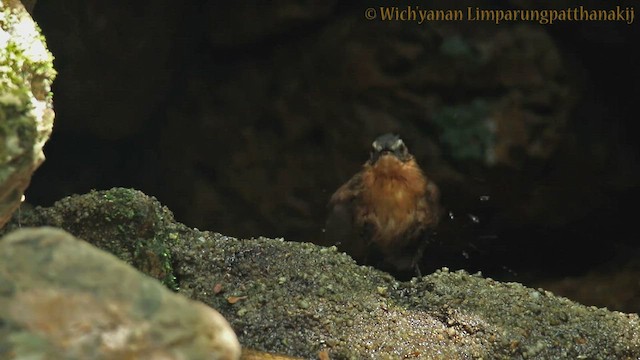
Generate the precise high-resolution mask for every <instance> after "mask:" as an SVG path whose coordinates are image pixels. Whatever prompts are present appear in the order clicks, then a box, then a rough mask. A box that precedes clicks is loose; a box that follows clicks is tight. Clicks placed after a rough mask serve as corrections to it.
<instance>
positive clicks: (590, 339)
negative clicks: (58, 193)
mask: <svg viewBox="0 0 640 360" xmlns="http://www.w3.org/2000/svg"><path fill="white" fill-rule="evenodd" d="M114 198H121V199H122V200H120V201H114V200H113V199H114ZM125 198H126V199H128V200H127V201H125V200H124V199H125ZM100 209H103V210H100ZM127 212H129V215H128V216H117V217H114V219H116V218H117V221H105V220H104V219H103V220H101V219H100V218H101V217H104V216H105V215H106V214H118V213H122V214H126V213H127ZM149 214H155V215H151V216H150V215H149ZM143 219H147V220H143ZM149 219H156V221H150V220H149ZM21 222H22V224H23V225H24V224H27V225H30V224H36V225H43V224H46V223H48V222H51V223H54V224H57V225H59V226H63V227H66V228H68V229H69V230H71V231H73V232H74V233H82V234H83V236H85V237H86V239H87V240H88V241H90V242H93V243H97V244H103V245H104V244H108V246H109V247H110V248H111V249H114V250H112V251H114V252H116V253H122V254H127V250H126V249H128V248H129V247H130V244H131V239H134V238H136V237H140V234H145V235H144V237H145V238H153V237H156V238H158V241H159V243H160V244H163V245H162V246H163V247H164V248H165V249H168V250H167V251H168V252H169V253H170V256H171V259H172V261H171V264H172V267H171V271H172V275H173V276H175V278H176V281H177V284H176V285H178V286H179V291H180V293H182V294H183V295H186V296H188V297H190V298H192V299H195V300H200V301H202V302H204V303H206V304H208V305H210V306H212V307H213V308H215V309H217V310H218V311H220V313H222V314H223V315H224V316H225V318H226V319H227V320H228V321H229V322H230V324H231V326H232V327H233V329H234V330H235V331H236V333H237V334H238V336H239V340H240V343H241V344H242V345H243V347H247V348H251V349H258V350H266V351H272V352H278V353H282V354H287V355H292V356H301V357H305V358H315V357H317V356H318V354H319V353H322V354H327V353H328V355H329V356H330V357H331V358H403V357H416V358H444V359H460V358H492V359H512V358H528V359H552V358H612V359H613V358H615V359H634V358H637V357H639V356H640V319H639V318H638V315H637V314H623V313H619V312H612V311H608V310H606V309H598V308H595V307H587V306H583V305H580V304H578V303H575V302H573V301H570V300H568V299H565V298H562V297H558V296H555V295H553V294H552V293H550V292H548V291H545V290H543V289H532V288H527V287H525V286H522V285H521V284H517V283H501V282H498V281H495V280H492V279H489V278H483V277H482V276H480V275H469V274H467V273H465V272H464V271H456V272H450V271H449V270H447V269H443V270H440V271H437V272H435V273H433V274H431V275H427V276H425V277H422V278H417V279H413V280H411V281H408V282H399V281H397V280H395V279H394V278H392V277H391V276H390V275H388V274H385V273H383V272H380V271H377V270H375V269H372V268H370V267H362V266H358V265H356V263H355V262H354V261H353V260H352V259H351V258H349V257H348V256H346V255H345V254H341V253H338V252H337V251H336V250H335V248H324V247H319V246H316V245H312V244H308V243H293V242H286V241H283V240H282V239H267V238H257V239H246V240H239V239H235V238H232V237H227V236H224V235H221V234H217V233H210V232H207V231H204V232H203V231H199V230H197V229H188V228H187V227H185V226H184V225H182V224H179V223H175V222H174V221H173V218H172V216H171V215H170V212H169V211H168V209H166V208H163V207H161V206H160V204H159V203H158V202H157V201H156V200H155V199H153V198H148V197H146V196H144V195H143V194H142V193H140V192H137V191H133V190H128V189H112V190H109V191H102V192H92V193H90V194H87V195H76V196H73V197H70V198H66V199H64V200H62V201H60V202H58V203H56V204H55V205H54V206H53V207H50V208H35V209H34V210H32V211H23V217H22V219H21ZM15 224H16V223H15V222H13V221H12V223H11V224H10V225H9V226H8V228H13V227H14V226H15ZM141 229H144V231H141ZM105 234H109V235H108V236H113V238H112V242H110V243H108V242H105V241H104V239H103V238H104V237H105V236H106V235H105ZM118 241H121V242H122V243H121V245H120V246H118V244H117V242H118ZM3 246H4V245H3ZM118 249H120V250H118ZM43 259H44V257H43ZM0 260H2V259H0ZM34 260H38V259H34ZM2 261H4V260H2ZM14 266H15V265H14ZM2 271H4V270H0V274H3V272H2ZM90 279H93V278H92V275H91V274H87V275H86V281H90ZM0 284H2V283H0ZM4 288H6V287H3V286H0V293H2V290H1V289H4ZM4 291H5V292H6V291H7V290H4ZM323 356H324V355H323Z"/></svg>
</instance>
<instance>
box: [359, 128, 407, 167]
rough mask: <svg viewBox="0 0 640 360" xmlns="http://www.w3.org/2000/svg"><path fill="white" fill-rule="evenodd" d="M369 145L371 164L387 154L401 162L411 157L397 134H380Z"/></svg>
mask: <svg viewBox="0 0 640 360" xmlns="http://www.w3.org/2000/svg"><path fill="white" fill-rule="evenodd" d="M371 146H372V147H373V150H372V151H371V158H370V159H369V161H370V163H371V164H375V163H376V162H378V160H379V159H381V158H385V157H387V156H392V157H393V158H395V159H397V160H399V161H401V162H403V163H404V162H407V161H409V160H411V159H412V158H413V157H412V156H411V154H410V153H409V150H408V149H407V146H406V145H405V144H404V141H402V139H400V137H399V136H398V135H394V134H384V135H380V136H378V138H376V139H375V140H374V141H373V144H371Z"/></svg>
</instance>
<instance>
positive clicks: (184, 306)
mask: <svg viewBox="0 0 640 360" xmlns="http://www.w3.org/2000/svg"><path fill="white" fill-rule="evenodd" d="M0 324H2V326H1V327H0V358H2V359H24V358H41V357H42V356H47V358H64V359H71V358H75V359H127V358H128V359H133V358H135V359H142V358H145V359H148V358H154V359H237V358H238V357H239V355H240V347H239V345H238V341H237V339H236V337H235V334H234V333H233V331H232V330H231V328H230V327H229V325H228V323H227V322H226V321H225V319H224V318H223V317H222V316H221V315H220V314H219V313H218V312H216V311H215V310H213V309H211V308H209V307H207V306H205V305H204V304H202V303H199V302H195V301H190V300H188V299H186V298H184V297H182V296H179V295H177V294H174V293H172V292H171V291H169V290H167V289H166V288H164V287H163V286H162V285H161V284H160V283H159V282H157V281H155V280H152V279H150V278H148V277H146V276H144V275H142V274H140V273H138V272H137V271H135V270H134V269H133V268H131V267H129V266H127V265H126V264H124V263H122V262H121V261H119V260H117V259H116V258H115V257H114V256H112V255H110V254H107V253H105V252H103V251H100V250H98V249H96V248H94V247H93V246H90V245H88V244H86V243H85V242H83V241H80V240H77V239H75V238H73V237H72V236H71V235H70V234H68V233H66V232H64V231H61V230H58V229H54V228H39V229H33V228H30V229H22V230H18V231H15V232H13V233H11V234H10V235H7V236H6V237H4V238H3V239H0Z"/></svg>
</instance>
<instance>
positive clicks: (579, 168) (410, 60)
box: [27, 0, 640, 311]
mask: <svg viewBox="0 0 640 360" xmlns="http://www.w3.org/2000/svg"><path fill="white" fill-rule="evenodd" d="M260 4H262V5H260ZM260 4H258V5H252V6H249V5H242V4H235V3H233V4H231V3H229V4H223V3H218V2H213V1H209V2H207V1H188V2H185V3H179V2H175V1H167V0H154V1H151V0H139V1H127V2H125V1H115V2H112V1H76V0H73V1H72V0H69V1H64V2H60V1H53V0H39V1H37V3H36V4H35V7H34V8H33V10H32V14H33V16H34V18H35V19H36V21H37V22H38V24H39V25H40V27H41V28H42V30H43V33H44V34H45V36H46V38H47V43H48V46H49V49H50V50H51V51H52V52H53V54H54V55H55V57H56V61H55V65H56V69H57V70H58V72H59V76H58V78H57V80H56V81H55V83H54V86H53V91H54V104H55V110H56V120H55V127H54V133H53V136H52V138H51V140H50V141H49V143H48V144H47V145H46V147H45V154H46V156H47V161H46V162H45V163H44V164H43V165H42V167H41V168H40V169H39V170H38V171H37V172H36V173H35V175H34V177H33V180H32V184H31V186H30V187H29V189H28V192H27V201H28V202H29V203H31V204H34V205H42V206H49V205H51V204H52V203H53V202H55V201H56V200H58V199H60V198H62V197H64V196H67V195H70V194H81V193H86V192H88V191H89V190H90V189H108V188H111V187H115V186H122V187H132V188H136V189H140V190H142V191H144V192H145V193H147V194H149V195H153V196H156V197H157V198H158V199H159V200H160V201H161V202H162V203H163V204H165V205H166V206H168V207H169V208H170V209H171V210H172V211H173V212H174V213H175V215H176V218H177V219H178V220H179V221H181V222H183V223H185V224H187V225H189V226H192V227H198V228H200V229H203V230H211V231H216V232H220V233H224V234H225V235H232V236H237V237H252V236H259V235H264V236H269V237H285V238H286V239H287V240H292V241H312V242H316V243H319V244H323V236H322V229H323V223H324V217H325V216H326V202H327V200H328V198H329V196H330V195H331V193H332V192H333V191H334V190H335V189H336V188H337V187H338V186H339V185H340V184H341V183H343V182H344V181H346V180H347V179H348V178H349V177H350V176H351V175H352V174H354V173H355V172H356V171H358V169H359V167H360V166H361V164H362V163H363V162H364V161H365V160H366V159H367V156H368V152H369V148H370V144H371V142H372V140H373V139H374V138H375V137H376V136H378V135H380V134H381V133H385V132H390V131H392V132H397V133H399V134H400V135H401V136H402V137H403V138H404V139H405V142H406V143H407V144H408V146H409V149H410V150H411V151H412V152H413V153H414V155H415V156H416V158H417V159H418V160H419V162H420V164H421V165H422V166H423V168H424V170H425V172H426V173H428V174H429V175H430V176H431V177H432V178H433V179H434V180H435V181H436V182H437V183H438V185H439V186H440V188H441V190H442V193H443V204H444V206H445V207H446V208H447V210H448V211H450V213H451V215H452V217H451V218H447V219H446V220H445V221H444V223H443V224H442V226H441V228H440V231H439V233H438V237H437V241H436V242H435V243H434V244H433V245H432V246H431V247H430V249H429V252H428V255H427V257H426V258H425V262H424V264H423V270H426V271H429V272H430V271H433V270H435V269H437V268H440V267H442V266H448V267H449V268H451V269H466V270H468V271H470V272H475V271H482V272H483V274H484V275H486V276H491V277H494V278H496V279H499V280H513V281H519V282H523V283H525V284H528V285H531V286H543V287H545V288H547V289H551V290H553V291H555V292H557V293H560V294H564V295H567V296H569V297H572V298H574V299H577V300H579V301H581V302H583V303H587V304H594V305H599V306H609V307H610V308H613V309H617V310H623V311H638V305H637V304H639V303H640V295H639V294H640V283H639V282H638V280H637V279H638V278H640V276H639V275H640V264H639V262H638V259H639V256H638V255H639V252H638V250H639V245H638V243H637V240H636V238H637V225H636V224H637V213H638V212H637V204H638V202H639V201H640V190H639V189H640V188H639V186H638V185H639V183H640V166H639V165H640V163H639V162H638V154H639V153H640V152H639V149H638V142H637V140H636V138H637V136H638V132H637V130H638V126H637V122H638V120H639V119H640V117H639V115H640V114H639V111H638V100H640V90H639V88H638V83H639V80H640V78H639V70H638V65H637V64H638V63H640V61H639V60H640V58H639V55H638V53H640V52H639V51H637V50H638V43H639V42H638V41H639V40H640V37H639V36H638V35H639V31H638V22H637V21H636V22H634V23H633V24H631V25H627V24H625V23H621V22H618V23H615V22H565V23H560V24H555V25H540V24H537V23H535V22H530V23H527V22H505V23H502V24H500V25H495V24H492V23H488V22H486V23H479V22H468V21H462V22H430V23H425V24H422V25H418V24H416V23H415V22H412V21H407V22H402V21H392V22H384V21H376V20H374V21H368V20H366V19H365V18H364V10H365V9H366V8H367V7H369V6H370V5H366V4H365V3H351V2H350V3H348V4H342V3H338V2H337V1H286V0H283V1H276V2H274V3H273V4H269V5H266V3H264V2H262V3H260ZM394 4H395V3H394ZM421 4H422V3H421ZM491 4H492V3H491V2H485V3H481V2H478V3H476V4H474V6H480V7H483V8H490V7H491V6H492V5H491ZM396 5H397V4H396ZM581 5H583V6H585V7H586V8H588V9H598V8H602V5H600V3H599V2H595V1H593V2H584V3H582V4H581ZM452 6H453V5H448V4H447V3H446V2H440V3H439V2H429V3H424V4H423V5H420V7H421V8H422V9H427V8H429V7H432V8H436V9H449V8H451V7H452ZM505 6H506V7H512V8H526V9H532V8H535V7H536V6H539V5H537V2H505ZM545 6H546V5H545ZM548 6H559V5H554V4H549V5H548ZM563 6H565V5H563ZM621 6H623V7H624V6H625V5H621ZM376 8H377V7H376ZM404 8H405V7H404V6H400V9H404ZM456 8H463V9H465V8H466V7H464V6H462V5H459V6H458V5H456ZM606 8H615V5H611V4H607V5H606Z"/></svg>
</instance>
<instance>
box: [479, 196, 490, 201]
mask: <svg viewBox="0 0 640 360" xmlns="http://www.w3.org/2000/svg"><path fill="white" fill-rule="evenodd" d="M489 200H491V197H490V196H489V195H482V196H480V201H489Z"/></svg>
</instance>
